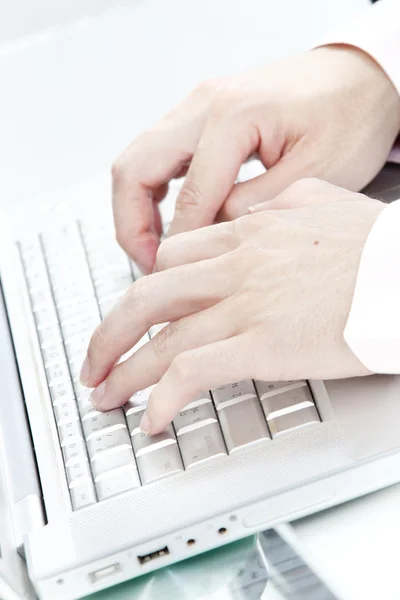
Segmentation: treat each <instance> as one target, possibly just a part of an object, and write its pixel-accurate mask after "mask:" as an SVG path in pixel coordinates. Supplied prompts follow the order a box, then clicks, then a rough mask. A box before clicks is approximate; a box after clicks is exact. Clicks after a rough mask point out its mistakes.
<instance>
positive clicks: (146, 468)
mask: <svg viewBox="0 0 400 600" xmlns="http://www.w3.org/2000/svg"><path fill="white" fill-rule="evenodd" d="M137 465H138V469H139V473H140V477H141V480H142V483H143V485H144V484H146V483H150V482H151V481H155V480H156V479H161V478H162V477H166V476H168V475H173V474H174V473H179V472H180V471H183V465H182V460H181V457H180V454H179V450H178V446H177V444H170V445H169V446H165V447H164V448H159V449H158V450H155V451H154V452H147V453H146V454H142V455H141V456H138V457H137Z"/></svg>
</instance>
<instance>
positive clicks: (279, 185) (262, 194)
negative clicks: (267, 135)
mask: <svg viewBox="0 0 400 600" xmlns="http://www.w3.org/2000/svg"><path fill="white" fill-rule="evenodd" d="M316 171H317V167H316V166H314V165H312V164H310V159H309V158H308V153H306V152H304V151H303V152H301V153H299V152H296V153H294V152H293V153H292V154H287V155H285V156H284V157H283V158H282V159H281V160H280V161H279V162H277V163H276V164H275V165H274V166H273V167H271V168H270V169H268V170H267V172H266V173H263V174H262V175H259V176H258V177H254V178H253V179H250V180H248V181H245V182H241V183H237V184H236V185H235V186H234V188H233V190H232V192H231V193H230V195H229V196H228V198H227V200H226V202H225V203H224V205H223V206H222V207H221V209H220V211H219V213H218V220H221V221H231V220H233V219H236V218H237V217H241V216H243V215H246V214H248V212H249V208H250V207H251V211H250V212H257V211H260V210H266V209H267V208H275V206H274V207H272V206H270V202H271V201H272V200H273V199H275V198H276V197H277V196H278V194H280V193H281V192H283V191H284V190H285V189H286V188H287V187H289V186H290V185H291V184H292V183H294V182H295V181H297V180H298V179H304V178H305V177H314V176H315V175H316V174H317V173H316ZM296 205H297V206H298V203H297V204H296ZM276 208H288V206H281V205H279V206H278V207H276Z"/></svg>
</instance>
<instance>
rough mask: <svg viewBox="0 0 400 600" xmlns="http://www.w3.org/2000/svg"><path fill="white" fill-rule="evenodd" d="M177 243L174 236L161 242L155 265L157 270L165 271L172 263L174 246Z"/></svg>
mask: <svg viewBox="0 0 400 600" xmlns="http://www.w3.org/2000/svg"><path fill="white" fill-rule="evenodd" d="M174 245H175V240H174V238H167V239H166V240H164V241H163V242H161V244H160V246H159V247H158V250H157V255H156V262H155V267H156V270H157V271H164V270H165V269H167V268H168V265H169V264H170V257H171V253H172V248H173V247H174Z"/></svg>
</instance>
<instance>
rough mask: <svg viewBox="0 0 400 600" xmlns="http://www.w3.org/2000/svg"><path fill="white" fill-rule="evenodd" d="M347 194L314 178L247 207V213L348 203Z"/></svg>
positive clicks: (302, 180) (300, 180)
mask: <svg viewBox="0 0 400 600" xmlns="http://www.w3.org/2000/svg"><path fill="white" fill-rule="evenodd" d="M348 199H349V192H348V190H345V189H344V188H341V187H337V186H335V185H333V184H331V183H328V182H327V181H323V180H321V179H316V178H305V179H299V180H298V181H296V182H295V183H293V184H292V185H290V186H289V187H288V188H287V189H286V190H284V191H283V192H282V193H281V194H278V195H277V196H276V198H273V199H272V200H268V201H267V202H261V203H259V204H256V205H255V206H251V207H249V212H251V213H254V212H260V211H263V210H283V209H292V208H300V207H302V206H311V205H313V204H324V203H326V202H340V201H348Z"/></svg>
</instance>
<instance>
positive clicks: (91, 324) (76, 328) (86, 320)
mask: <svg viewBox="0 0 400 600" xmlns="http://www.w3.org/2000/svg"><path fill="white" fill-rule="evenodd" d="M99 323H100V316H98V315H97V314H96V313H89V314H84V315H79V316H77V317H76V318H74V319H70V320H68V321H63V322H62V323H61V331H62V334H63V336H64V337H65V339H68V338H71V337H73V336H75V335H79V334H82V333H85V332H86V331H90V332H92V333H93V331H94V330H95V329H96V327H97V325H98V324H99Z"/></svg>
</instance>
